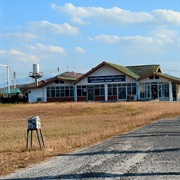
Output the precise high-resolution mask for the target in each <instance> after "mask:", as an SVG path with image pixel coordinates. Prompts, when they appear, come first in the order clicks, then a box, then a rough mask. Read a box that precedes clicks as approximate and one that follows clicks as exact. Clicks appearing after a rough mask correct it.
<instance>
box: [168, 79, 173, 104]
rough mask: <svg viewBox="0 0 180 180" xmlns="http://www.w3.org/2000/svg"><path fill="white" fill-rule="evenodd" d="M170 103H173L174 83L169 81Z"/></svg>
mask: <svg viewBox="0 0 180 180" xmlns="http://www.w3.org/2000/svg"><path fill="white" fill-rule="evenodd" d="M169 101H173V92H172V82H171V81H169Z"/></svg>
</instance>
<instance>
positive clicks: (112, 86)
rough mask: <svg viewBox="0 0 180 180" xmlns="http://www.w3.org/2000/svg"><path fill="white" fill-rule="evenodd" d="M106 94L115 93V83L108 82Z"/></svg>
mask: <svg viewBox="0 0 180 180" xmlns="http://www.w3.org/2000/svg"><path fill="white" fill-rule="evenodd" d="M108 95H115V96H116V95H117V85H116V84H108Z"/></svg>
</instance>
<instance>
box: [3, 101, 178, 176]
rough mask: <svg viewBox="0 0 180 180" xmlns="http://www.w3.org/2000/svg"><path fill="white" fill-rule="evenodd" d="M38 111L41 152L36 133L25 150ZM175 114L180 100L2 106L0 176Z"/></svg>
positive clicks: (176, 114)
mask: <svg viewBox="0 0 180 180" xmlns="http://www.w3.org/2000/svg"><path fill="white" fill-rule="evenodd" d="M36 115H37V116H39V117H40V119H41V122H42V132H43V134H44V139H45V145H46V147H45V148H44V149H43V150H42V151H40V150H39V144H38V141H37V137H36V134H35V132H34V134H33V148H32V150H28V151H26V132H27V119H28V118H30V117H32V116H36ZM176 116H180V103H178V102H116V103H100V102H99V103H95V102H94V103H87V102H83V103H82V102H81V103H79V102H76V103H47V104H45V103H38V104H0V175H5V174H8V173H11V172H13V171H15V170H16V169H18V168H24V167H27V166H28V165H30V164H33V163H38V162H40V161H42V160H45V159H47V158H48V157H52V156H55V155H60V154H63V153H68V152H71V151H73V150H75V149H77V148H81V147H85V146H89V145H92V144H95V143H97V142H100V141H104V140H105V139H108V138H111V137H113V136H116V135H119V134H121V133H125V132H129V131H131V130H133V129H136V128H138V127H141V126H144V125H146V124H148V123H151V122H153V121H155V120H158V119H159V118H163V117H172V118H173V117H176Z"/></svg>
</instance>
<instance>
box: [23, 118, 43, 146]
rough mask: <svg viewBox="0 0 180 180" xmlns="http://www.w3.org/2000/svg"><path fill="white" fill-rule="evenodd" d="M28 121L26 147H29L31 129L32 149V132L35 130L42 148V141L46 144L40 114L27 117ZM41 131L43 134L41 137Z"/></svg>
mask: <svg viewBox="0 0 180 180" xmlns="http://www.w3.org/2000/svg"><path fill="white" fill-rule="evenodd" d="M27 121H28V128H27V139H26V149H28V139H29V131H30V132H31V149H32V132H33V131H34V130H35V131H36V134H37V139H38V142H39V146H40V149H42V145H41V141H42V143H43V146H45V144H44V138H43V134H42V131H41V119H40V118H39V116H33V117H31V118H29V119H27ZM39 132H40V135H41V139H40V137H39Z"/></svg>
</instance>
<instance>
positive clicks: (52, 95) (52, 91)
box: [51, 87, 55, 97]
mask: <svg viewBox="0 0 180 180" xmlns="http://www.w3.org/2000/svg"><path fill="white" fill-rule="evenodd" d="M51 97H55V87H51Z"/></svg>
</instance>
